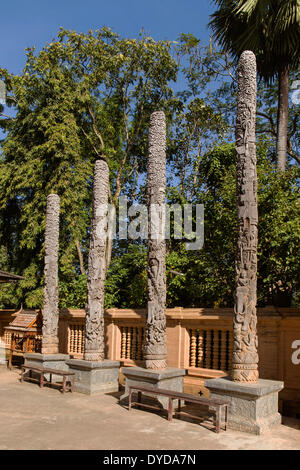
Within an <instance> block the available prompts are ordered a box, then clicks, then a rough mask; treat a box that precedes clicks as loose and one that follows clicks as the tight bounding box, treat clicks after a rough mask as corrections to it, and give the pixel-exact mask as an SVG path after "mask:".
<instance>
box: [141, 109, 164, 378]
mask: <svg viewBox="0 0 300 470" xmlns="http://www.w3.org/2000/svg"><path fill="white" fill-rule="evenodd" d="M148 151H149V154H148V173H147V204H148V281H147V294H148V309H147V312H148V314H147V323H146V338H145V349H144V359H145V365H146V368H147V369H164V368H165V367H166V366H167V344H166V343H167V341H166V316H165V308H166V278H165V271H166V267H165V192H166V120H165V114H164V112H163V111H157V112H154V113H152V115H151V118H150V129H149V148H148Z"/></svg>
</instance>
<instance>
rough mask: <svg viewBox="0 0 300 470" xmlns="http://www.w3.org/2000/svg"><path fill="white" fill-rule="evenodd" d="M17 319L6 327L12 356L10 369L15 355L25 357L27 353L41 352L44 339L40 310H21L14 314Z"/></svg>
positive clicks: (9, 363) (10, 356) (9, 364)
mask: <svg viewBox="0 0 300 470" xmlns="http://www.w3.org/2000/svg"><path fill="white" fill-rule="evenodd" d="M14 316H15V318H14V319H13V321H12V322H10V324H9V325H8V326H6V327H5V332H6V334H8V335H10V354H9V361H8V367H9V368H10V369H11V367H12V359H13V356H14V355H17V356H23V354H24V353H26V352H40V351H41V339H42V323H43V321H42V313H41V311H40V310H24V309H23V308H21V310H19V311H18V312H16V313H15V314H14Z"/></svg>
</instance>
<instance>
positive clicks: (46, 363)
mask: <svg viewBox="0 0 300 470" xmlns="http://www.w3.org/2000/svg"><path fill="white" fill-rule="evenodd" d="M68 359H70V356H69V355H68V354H42V353H25V354H24V364H25V366H33V367H34V366H37V367H49V368H50V369H57V370H69V367H68V365H67V364H66V361H67V360H68ZM27 375H28V372H26V374H25V377H26V376H27ZM32 376H33V377H34V376H35V374H32ZM38 377H40V375H39V374H38V375H37V378H38ZM45 378H46V379H47V380H49V379H50V374H45ZM52 380H53V382H62V381H63V377H62V376H61V375H53V376H52Z"/></svg>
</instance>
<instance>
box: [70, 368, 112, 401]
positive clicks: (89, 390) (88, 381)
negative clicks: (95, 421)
mask: <svg viewBox="0 0 300 470" xmlns="http://www.w3.org/2000/svg"><path fill="white" fill-rule="evenodd" d="M67 364H68V366H69V370H70V372H75V385H74V390H75V392H79V393H84V394H86V395H94V394H96V393H110V392H118V390H119V368H120V362H119V361H109V360H107V359H105V360H104V361H101V362H93V361H84V360H80V359H70V360H69V361H67Z"/></svg>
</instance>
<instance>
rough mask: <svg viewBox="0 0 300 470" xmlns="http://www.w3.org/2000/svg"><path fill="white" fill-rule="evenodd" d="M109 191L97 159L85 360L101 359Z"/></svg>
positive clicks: (104, 170)
mask: <svg viewBox="0 0 300 470" xmlns="http://www.w3.org/2000/svg"><path fill="white" fill-rule="evenodd" d="M108 192H109V168H108V165H107V163H106V162H105V161H104V160H97V161H96V163H95V169H94V186H93V219H92V226H91V236H90V250H89V261H88V298H87V305H86V320H85V351H84V359H85V360H86V361H102V360H103V359H104V281H105V275H106V259H105V251H106V238H105V234H104V229H105V222H104V221H105V220H106V211H105V207H107V204H108Z"/></svg>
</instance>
